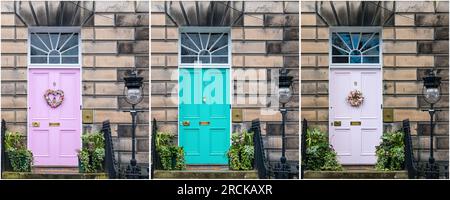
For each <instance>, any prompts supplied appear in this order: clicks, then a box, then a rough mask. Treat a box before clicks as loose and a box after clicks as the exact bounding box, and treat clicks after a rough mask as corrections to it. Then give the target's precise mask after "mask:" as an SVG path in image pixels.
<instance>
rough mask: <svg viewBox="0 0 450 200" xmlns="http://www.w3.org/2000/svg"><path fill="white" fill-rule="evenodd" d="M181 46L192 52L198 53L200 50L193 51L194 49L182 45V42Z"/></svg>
mask: <svg viewBox="0 0 450 200" xmlns="http://www.w3.org/2000/svg"><path fill="white" fill-rule="evenodd" d="M181 47H183V48H185V49H187V50H189V51H192V52H194V53H196V54H199V53H200V51H195V50H194V49H191V48H189V47H187V46H186V45H184V44H181Z"/></svg>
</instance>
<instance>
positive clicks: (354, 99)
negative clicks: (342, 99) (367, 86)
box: [347, 90, 364, 107]
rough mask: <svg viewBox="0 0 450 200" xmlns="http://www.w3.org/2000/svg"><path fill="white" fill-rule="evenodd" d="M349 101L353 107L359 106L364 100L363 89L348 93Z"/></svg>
mask: <svg viewBox="0 0 450 200" xmlns="http://www.w3.org/2000/svg"><path fill="white" fill-rule="evenodd" d="M347 102H348V103H349V104H350V105H351V106H353V107H359V106H360V105H361V104H362V103H363V102H364V96H363V94H362V92H361V91H359V90H353V91H351V92H350V93H349V94H348V95H347Z"/></svg>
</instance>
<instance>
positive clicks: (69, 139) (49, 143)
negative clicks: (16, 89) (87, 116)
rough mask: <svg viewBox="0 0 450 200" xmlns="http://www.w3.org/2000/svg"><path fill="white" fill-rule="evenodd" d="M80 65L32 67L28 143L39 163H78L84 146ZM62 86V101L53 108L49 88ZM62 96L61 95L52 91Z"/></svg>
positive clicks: (60, 87) (30, 72)
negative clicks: (45, 95) (74, 67)
mask: <svg viewBox="0 0 450 200" xmlns="http://www.w3.org/2000/svg"><path fill="white" fill-rule="evenodd" d="M80 85H81V82H80V70H79V69H30V70H29V79H28V106H29V107H28V131H29V132H28V147H29V149H30V150H31V151H32V152H33V156H34V165H35V166H77V165H78V158H77V150H79V149H80V148H81V110H80V107H81V91H80ZM48 89H50V90H53V91H58V90H61V91H62V92H63V93H64V100H63V101H62V103H61V104H60V105H59V106H57V107H54V108H52V107H51V106H50V105H49V104H48V103H47V100H46V99H45V98H44V94H45V93H46V91H47V90H48ZM49 98H50V99H53V98H55V100H57V102H58V100H59V99H60V96H59V95H57V94H56V95H49Z"/></svg>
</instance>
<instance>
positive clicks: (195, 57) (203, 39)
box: [180, 31, 230, 64]
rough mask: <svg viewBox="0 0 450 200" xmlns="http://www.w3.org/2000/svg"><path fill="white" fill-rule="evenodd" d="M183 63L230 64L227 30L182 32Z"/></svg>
mask: <svg viewBox="0 0 450 200" xmlns="http://www.w3.org/2000/svg"><path fill="white" fill-rule="evenodd" d="M180 39H181V40H180V46H181V47H180V56H181V64H196V63H201V64H228V63H229V51H230V49H229V34H228V33H227V32H221V33H217V32H191V31H189V32H181V34H180Z"/></svg>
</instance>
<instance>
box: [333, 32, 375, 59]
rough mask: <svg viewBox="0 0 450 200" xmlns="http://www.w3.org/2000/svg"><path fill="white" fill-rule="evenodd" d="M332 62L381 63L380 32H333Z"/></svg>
mask: <svg viewBox="0 0 450 200" xmlns="http://www.w3.org/2000/svg"><path fill="white" fill-rule="evenodd" d="M331 40H332V51H331V53H332V55H331V59H332V63H337V64H344V63H348V64H378V63H380V36H379V33H378V32H375V33H374V32H333V33H332V37H331Z"/></svg>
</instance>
